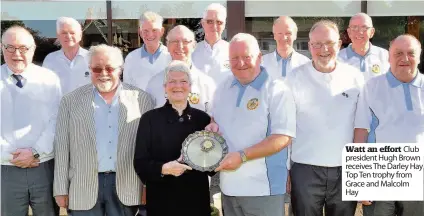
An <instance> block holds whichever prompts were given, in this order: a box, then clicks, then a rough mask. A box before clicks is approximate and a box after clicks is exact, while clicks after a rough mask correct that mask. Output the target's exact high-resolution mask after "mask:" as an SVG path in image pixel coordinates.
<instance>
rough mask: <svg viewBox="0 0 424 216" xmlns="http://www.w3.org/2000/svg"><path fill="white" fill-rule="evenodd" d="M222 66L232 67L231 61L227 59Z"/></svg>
mask: <svg viewBox="0 0 424 216" xmlns="http://www.w3.org/2000/svg"><path fill="white" fill-rule="evenodd" d="M222 66H224V68H227V69H230V62H229V61H225V62H224V63H223V64H222Z"/></svg>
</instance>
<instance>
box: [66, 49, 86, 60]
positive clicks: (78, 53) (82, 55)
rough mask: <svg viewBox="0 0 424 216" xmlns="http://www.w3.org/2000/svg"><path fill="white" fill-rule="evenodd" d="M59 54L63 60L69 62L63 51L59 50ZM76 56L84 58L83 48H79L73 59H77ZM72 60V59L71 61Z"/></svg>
mask: <svg viewBox="0 0 424 216" xmlns="http://www.w3.org/2000/svg"><path fill="white" fill-rule="evenodd" d="M60 51H61V52H60V53H61V54H62V57H63V58H65V59H67V60H69V59H68V58H67V57H66V56H65V51H64V50H63V49H60ZM77 56H81V57H85V53H84V50H83V48H82V47H79V48H78V52H77V54H76V55H75V57H74V59H75V58H76V57H77ZM72 60H73V59H72ZM72 60H70V61H72Z"/></svg>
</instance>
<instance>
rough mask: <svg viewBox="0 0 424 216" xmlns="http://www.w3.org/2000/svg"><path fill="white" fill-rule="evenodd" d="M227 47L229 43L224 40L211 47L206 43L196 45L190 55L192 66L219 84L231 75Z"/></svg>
mask: <svg viewBox="0 0 424 216" xmlns="http://www.w3.org/2000/svg"><path fill="white" fill-rule="evenodd" d="M229 47H230V45H229V43H228V42H227V41H225V40H219V41H217V42H216V43H215V44H214V45H213V47H211V46H210V45H209V44H208V43H207V42H206V41H202V42H200V43H198V44H197V46H196V49H195V50H194V52H193V53H192V54H191V56H192V57H191V58H192V61H193V64H194V65H195V66H196V67H197V68H198V69H199V70H200V71H202V72H204V73H205V74H207V75H208V76H210V77H212V79H214V81H215V83H217V84H219V83H220V82H221V81H222V80H224V79H225V78H226V77H227V76H229V75H231V74H232V73H231V70H230V61H229V54H228V52H229V49H230V48H229Z"/></svg>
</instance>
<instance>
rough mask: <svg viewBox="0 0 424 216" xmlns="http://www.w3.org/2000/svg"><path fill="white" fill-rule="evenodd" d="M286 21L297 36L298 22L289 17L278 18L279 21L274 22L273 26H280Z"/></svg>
mask: <svg viewBox="0 0 424 216" xmlns="http://www.w3.org/2000/svg"><path fill="white" fill-rule="evenodd" d="M284 21H286V22H287V23H288V24H289V25H290V26H291V27H292V28H293V29H292V30H293V31H294V33H296V34H297V30H298V29H297V25H296V22H295V21H294V20H293V19H292V18H291V17H289V16H280V17H278V19H276V20H274V24H273V26H275V25H278V24H280V23H281V22H284Z"/></svg>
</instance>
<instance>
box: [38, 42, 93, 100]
mask: <svg viewBox="0 0 424 216" xmlns="http://www.w3.org/2000/svg"><path fill="white" fill-rule="evenodd" d="M87 55H88V50H86V49H84V48H82V47H80V48H79V49H78V53H77V55H76V56H75V57H74V59H72V61H71V60H69V59H68V58H67V57H66V56H65V53H64V52H63V50H58V51H55V52H52V53H50V54H48V55H47V56H46V58H45V59H44V62H43V67H45V68H48V69H50V70H52V71H53V72H55V73H56V74H57V76H58V77H59V79H60V85H61V88H62V92H63V94H64V95H65V94H66V93H69V92H71V91H73V90H75V89H77V88H79V87H81V86H83V85H87V84H89V83H91V76H90V70H89V67H88V56H87Z"/></svg>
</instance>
